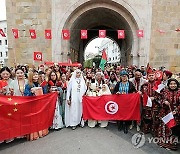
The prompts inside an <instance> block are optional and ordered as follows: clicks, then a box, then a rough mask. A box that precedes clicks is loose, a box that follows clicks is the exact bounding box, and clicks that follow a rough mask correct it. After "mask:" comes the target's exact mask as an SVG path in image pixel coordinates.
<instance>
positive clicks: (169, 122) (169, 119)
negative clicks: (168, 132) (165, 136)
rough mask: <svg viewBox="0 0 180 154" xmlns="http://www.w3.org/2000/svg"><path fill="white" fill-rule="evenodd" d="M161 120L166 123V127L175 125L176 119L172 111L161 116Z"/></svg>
mask: <svg viewBox="0 0 180 154" xmlns="http://www.w3.org/2000/svg"><path fill="white" fill-rule="evenodd" d="M162 121H163V122H164V123H165V124H166V125H167V127H168V128H172V127H174V126H176V121H175V120H174V116H173V113H172V112H170V113H168V114H167V115H166V116H164V117H163V118H162Z"/></svg>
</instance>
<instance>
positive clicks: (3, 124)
mask: <svg viewBox="0 0 180 154" xmlns="http://www.w3.org/2000/svg"><path fill="white" fill-rule="evenodd" d="M56 100H57V93H50V94H46V95H41V96H32V97H31V96H26V97H22V96H2V95H1V96H0V141H3V140H7V139H11V138H14V137H18V136H23V135H27V134H30V133H34V132H38V131H40V130H43V129H46V128H49V127H50V126H51V125H52V122H53V117H54V111H55V104H56Z"/></svg>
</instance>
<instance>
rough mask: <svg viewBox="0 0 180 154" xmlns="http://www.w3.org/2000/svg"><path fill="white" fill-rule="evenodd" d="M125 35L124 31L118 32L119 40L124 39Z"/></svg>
mask: <svg viewBox="0 0 180 154" xmlns="http://www.w3.org/2000/svg"><path fill="white" fill-rule="evenodd" d="M124 38H125V33H124V30H118V39H124Z"/></svg>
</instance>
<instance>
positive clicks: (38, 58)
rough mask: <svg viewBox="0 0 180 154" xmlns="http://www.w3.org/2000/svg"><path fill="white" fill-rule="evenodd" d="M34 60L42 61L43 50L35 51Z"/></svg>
mask: <svg viewBox="0 0 180 154" xmlns="http://www.w3.org/2000/svg"><path fill="white" fill-rule="evenodd" d="M34 60H35V61H42V52H40V51H36V52H34Z"/></svg>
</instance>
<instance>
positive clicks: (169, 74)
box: [163, 70, 172, 78]
mask: <svg viewBox="0 0 180 154" xmlns="http://www.w3.org/2000/svg"><path fill="white" fill-rule="evenodd" d="M163 73H165V74H166V76H169V78H170V77H171V76H172V72H170V71H167V70H166V71H164V72H163Z"/></svg>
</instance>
